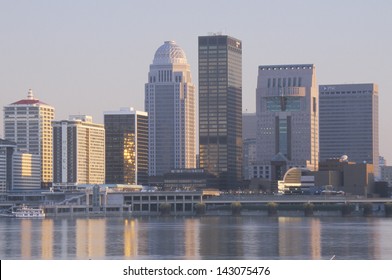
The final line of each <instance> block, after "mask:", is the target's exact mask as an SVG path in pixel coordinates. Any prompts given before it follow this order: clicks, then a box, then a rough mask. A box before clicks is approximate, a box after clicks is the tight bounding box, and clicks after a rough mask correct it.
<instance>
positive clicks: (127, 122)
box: [104, 108, 148, 185]
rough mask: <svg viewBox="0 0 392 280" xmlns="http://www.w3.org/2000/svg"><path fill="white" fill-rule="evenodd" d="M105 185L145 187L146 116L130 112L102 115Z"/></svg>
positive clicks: (146, 154)
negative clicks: (136, 185)
mask: <svg viewBox="0 0 392 280" xmlns="http://www.w3.org/2000/svg"><path fill="white" fill-rule="evenodd" d="M104 123H105V150H106V153H105V154H106V160H105V162H106V168H105V170H106V183H107V184H130V185H133V184H138V185H145V184H147V183H148V115H147V113H146V112H141V111H135V110H134V109H133V108H121V110H119V111H108V112H105V113H104Z"/></svg>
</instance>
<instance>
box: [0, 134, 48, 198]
mask: <svg viewBox="0 0 392 280" xmlns="http://www.w3.org/2000/svg"><path fill="white" fill-rule="evenodd" d="M40 188H41V158H40V156H39V155H38V154H29V153H23V152H19V151H17V145H16V143H14V142H11V141H8V140H4V139H0V193H4V192H8V191H33V190H39V189H40Z"/></svg>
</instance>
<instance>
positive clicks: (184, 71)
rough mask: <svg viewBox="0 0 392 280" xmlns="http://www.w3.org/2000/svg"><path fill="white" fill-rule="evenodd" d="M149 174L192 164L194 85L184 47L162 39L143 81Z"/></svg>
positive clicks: (193, 154)
mask: <svg viewBox="0 0 392 280" xmlns="http://www.w3.org/2000/svg"><path fill="white" fill-rule="evenodd" d="M145 110H146V112H147V113H148V135H149V148H148V149H149V161H148V162H149V175H150V176H162V175H163V174H165V173H168V172H170V171H171V170H173V169H182V168H195V167H196V138H195V137H196V132H195V113H196V112H195V86H194V85H193V84H192V78H191V71H190V66H189V64H188V62H187V59H186V56H185V53H184V51H183V50H182V49H181V48H180V47H179V46H178V45H177V44H176V43H175V42H173V41H166V42H165V43H164V44H163V45H162V46H160V47H159V48H158V49H157V51H156V52H155V55H154V60H153V63H152V64H151V65H150V72H149V74H148V83H146V85H145Z"/></svg>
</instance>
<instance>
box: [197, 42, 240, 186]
mask: <svg viewBox="0 0 392 280" xmlns="http://www.w3.org/2000/svg"><path fill="white" fill-rule="evenodd" d="M199 148H200V167H201V168H204V169H205V170H206V171H207V172H209V173H211V174H212V175H215V176H216V178H217V180H216V185H217V187H219V188H234V187H238V186H239V182H240V181H241V174H242V43H241V41H240V40H238V39H235V38H233V37H230V36H226V35H212V36H200V37H199Z"/></svg>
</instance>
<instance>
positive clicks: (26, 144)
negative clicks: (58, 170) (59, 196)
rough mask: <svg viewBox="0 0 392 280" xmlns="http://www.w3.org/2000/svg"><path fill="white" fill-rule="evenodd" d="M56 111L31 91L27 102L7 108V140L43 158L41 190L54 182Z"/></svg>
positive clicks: (5, 128) (23, 101)
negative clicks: (53, 147) (53, 127)
mask: <svg viewBox="0 0 392 280" xmlns="http://www.w3.org/2000/svg"><path fill="white" fill-rule="evenodd" d="M53 118H54V108H53V107H52V106H49V105H47V104H45V103H44V102H42V101H40V100H38V99H35V98H34V96H33V92H32V90H31V89H30V90H29V92H28V95H27V99H22V100H19V101H17V102H14V103H12V104H10V105H8V106H5V107H4V138H5V139H6V140H10V141H13V142H16V143H17V145H18V150H19V151H20V152H22V153H30V154H33V155H40V161H41V187H43V188H47V187H49V186H50V184H51V183H52V167H53V162H52V158H53V154H52V125H51V122H52V120H53Z"/></svg>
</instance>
